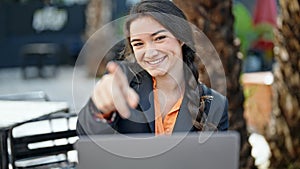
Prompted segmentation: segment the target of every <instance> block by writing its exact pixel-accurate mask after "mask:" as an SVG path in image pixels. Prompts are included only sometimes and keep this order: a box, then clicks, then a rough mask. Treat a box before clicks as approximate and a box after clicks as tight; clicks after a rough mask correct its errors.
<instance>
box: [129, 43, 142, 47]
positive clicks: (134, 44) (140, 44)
mask: <svg viewBox="0 0 300 169" xmlns="http://www.w3.org/2000/svg"><path fill="white" fill-rule="evenodd" d="M131 45H132V46H136V47H138V46H142V45H143V43H142V42H138V43H133V44H131Z"/></svg>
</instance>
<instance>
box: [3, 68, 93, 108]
mask: <svg viewBox="0 0 300 169" xmlns="http://www.w3.org/2000/svg"><path fill="white" fill-rule="evenodd" d="M85 69H86V67H84V66H80V67H76V69H75V68H74V67H73V66H61V67H59V68H58V71H57V74H56V76H55V77H49V78H40V77H34V78H29V79H26V80H25V79H23V78H22V74H21V69H20V68H2V69H0V95H3V94H12V93H19V92H29V91H40V90H41V91H44V92H46V93H47V95H48V96H49V98H50V100H51V101H66V102H68V103H69V105H70V109H71V110H73V111H75V109H76V110H77V111H78V109H80V108H81V107H82V106H83V105H84V104H85V103H86V101H87V99H88V98H89V96H90V94H91V92H92V89H93V86H94V81H95V79H94V78H92V77H88V73H87V71H86V70H85ZM29 71H30V70H29ZM31 71H32V72H33V71H34V70H31ZM33 73H34V72H33ZM73 74H74V78H73ZM73 96H74V97H73Z"/></svg>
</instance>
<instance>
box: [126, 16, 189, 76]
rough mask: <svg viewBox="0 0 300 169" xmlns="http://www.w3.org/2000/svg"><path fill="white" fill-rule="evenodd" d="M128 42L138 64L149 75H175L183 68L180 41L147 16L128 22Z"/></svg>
mask: <svg viewBox="0 0 300 169" xmlns="http://www.w3.org/2000/svg"><path fill="white" fill-rule="evenodd" d="M129 31H130V35H129V36H130V43H131V46H132V48H133V52H134V55H135V58H136V60H137V62H138V64H139V65H140V66H141V67H142V68H143V69H145V70H146V71H147V72H148V73H149V74H150V75H151V76H153V77H157V76H165V75H173V76H174V75H176V74H178V73H180V71H182V70H183V61H182V49H181V47H182V43H181V42H180V41H179V40H177V39H176V38H175V37H174V35H173V34H172V33H171V32H169V31H168V30H167V29H166V28H165V27H163V26H162V25H161V24H160V23H159V22H157V21H156V20H154V19H153V18H151V17H149V16H144V17H140V18H137V19H135V20H133V21H132V22H131V24H130V30H129Z"/></svg>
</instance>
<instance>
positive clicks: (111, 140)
mask: <svg viewBox="0 0 300 169" xmlns="http://www.w3.org/2000/svg"><path fill="white" fill-rule="evenodd" d="M75 148H76V149H77V150H78V162H79V164H78V166H77V168H79V169H93V168H95V169H96V168H97V169H99V168H103V169H118V168H120V169H121V168H122V169H138V168H142V169H169V168H170V169H194V168H204V169H209V168H212V169H216V168H222V169H227V168H228V169H237V168H238V164H239V150H240V136H239V134H238V133H237V132H232V131H230V132H215V133H213V132H199V133H189V134H187V133H176V134H173V135H172V136H159V137H157V136H156V137H155V136H153V135H152V134H151V135H148V134H131V135H121V134H118V135H101V136H87V137H85V138H80V139H79V140H78V142H77V143H76V145H75Z"/></svg>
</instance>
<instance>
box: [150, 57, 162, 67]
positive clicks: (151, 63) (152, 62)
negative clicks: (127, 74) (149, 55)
mask: <svg viewBox="0 0 300 169" xmlns="http://www.w3.org/2000/svg"><path fill="white" fill-rule="evenodd" d="M163 60H164V58H161V59H157V60H154V61H149V62H148V63H149V64H150V65H155V64H158V63H159V62H161V61H163Z"/></svg>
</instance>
